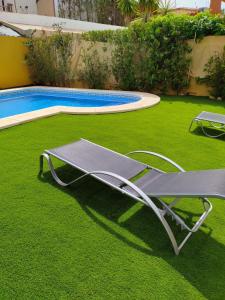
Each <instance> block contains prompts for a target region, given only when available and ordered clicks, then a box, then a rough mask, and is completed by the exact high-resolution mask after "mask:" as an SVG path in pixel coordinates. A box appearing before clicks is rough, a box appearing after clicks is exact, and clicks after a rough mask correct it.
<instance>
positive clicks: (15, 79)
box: [0, 36, 32, 89]
mask: <svg viewBox="0 0 225 300" xmlns="http://www.w3.org/2000/svg"><path fill="white" fill-rule="evenodd" d="M25 41H26V39H25V38H20V37H8V36H0V89H5V88H10V87H18V86H24V85H30V84H32V82H31V80H30V77H29V70H28V67H27V65H26V62H25V54H26V51H27V50H26V46H25V45H24V42H25Z"/></svg>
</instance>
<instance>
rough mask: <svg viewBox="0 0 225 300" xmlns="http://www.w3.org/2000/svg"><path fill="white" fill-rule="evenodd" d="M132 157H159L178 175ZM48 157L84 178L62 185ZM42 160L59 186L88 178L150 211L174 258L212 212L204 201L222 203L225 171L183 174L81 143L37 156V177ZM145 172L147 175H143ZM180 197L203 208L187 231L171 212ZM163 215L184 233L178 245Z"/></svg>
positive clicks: (182, 171)
mask: <svg viewBox="0 0 225 300" xmlns="http://www.w3.org/2000/svg"><path fill="white" fill-rule="evenodd" d="M134 153H136V154H139V153H140V154H145V155H153V156H156V157H159V158H161V159H162V160H164V161H167V162H169V163H170V164H172V165H173V166H174V167H176V168H177V169H178V172H174V173H165V172H163V171H162V170H159V169H157V168H154V167H152V166H150V165H149V164H145V163H142V162H140V161H137V160H134V159H132V158H130V157H129V156H128V155H132V154H134ZM51 157H55V158H57V159H59V160H61V161H63V162H64V163H66V164H68V165H70V166H72V167H74V168H75V169H78V170H80V171H82V172H83V173H84V174H83V175H81V176H80V177H78V178H76V179H74V180H73V181H71V182H68V183H66V182H63V181H62V180H61V179H60V178H59V177H58V175H57V174H56V171H55V169H54V166H53V163H52V160H51ZM44 158H45V159H46V160H47V162H48V165H49V168H50V171H51V173H52V176H53V178H54V179H55V181H56V182H57V183H58V184H60V185H61V186H68V185H71V184H72V183H76V182H79V181H80V180H82V179H83V178H85V177H87V176H92V177H94V178H95V179H97V180H99V181H101V182H103V183H104V184H106V185H108V186H110V187H112V188H114V189H116V190H118V191H120V192H121V193H123V194H126V195H127V196H129V197H131V198H133V199H135V200H137V201H140V202H142V203H143V204H145V205H147V206H148V207H150V208H151V209H152V210H153V211H154V213H155V214H156V216H157V217H158V219H159V221H160V222H161V224H162V226H163V227H164V229H165V231H166V233H167V235H168V237H169V239H170V241H171V243H172V246H173V249H174V251H175V253H176V254H177V255H178V254H179V252H180V250H181V248H182V247H183V246H184V244H185V243H186V242H187V240H188V239H189V237H190V236H191V235H192V234H193V233H194V232H196V231H197V230H198V229H199V227H200V226H201V225H202V223H203V222H204V220H205V219H206V217H207V216H208V214H209V213H210V211H211V210H212V205H211V203H210V201H209V200H208V199H207V197H214V198H222V199H225V170H207V171H194V172H185V171H184V169H183V168H182V167H180V166H179V165H178V164H176V163H175V162H173V161H172V160H170V159H169V158H167V157H165V156H163V155H160V154H157V153H154V152H150V151H142V150H138V151H133V152H130V153H128V154H127V155H122V154H120V153H117V152H114V151H112V150H109V149H107V148H104V147H102V146H100V145H97V144H94V143H92V142H90V141H87V140H84V139H81V140H79V141H76V142H74V143H72V144H68V145H64V146H61V147H58V148H54V149H51V150H45V151H44V153H43V154H42V155H41V156H40V174H42V172H43V159H44ZM144 171H145V172H144ZM146 171H148V172H147V173H146ZM141 172H143V173H144V175H143V176H142V177H141V178H139V179H138V180H135V181H132V178H133V177H135V176H136V175H138V174H140V173H141ZM166 197H175V199H174V201H172V202H171V203H170V204H167V203H166V202H165V201H164V200H163V198H166ZM184 197H185V198H196V200H200V201H201V202H202V204H203V213H202V215H201V216H200V218H199V219H198V221H197V222H196V223H195V224H194V225H193V227H191V228H190V227H189V226H188V225H187V224H186V223H185V222H184V220H183V219H181V217H180V216H178V215H177V214H176V213H175V212H174V211H173V210H172V208H173V207H174V206H175V205H176V204H177V203H178V202H179V201H180V200H181V199H182V198H184ZM155 200H157V204H158V205H156V203H155ZM121 205H122V204H121ZM166 215H170V216H172V219H174V220H175V221H176V224H177V225H179V226H180V227H181V229H182V230H186V231H187V234H186V236H185V238H184V239H183V241H182V242H181V243H180V244H178V243H177V240H176V238H175V235H174V233H173V231H172V229H171V227H170V225H169V223H168V222H167V220H166Z"/></svg>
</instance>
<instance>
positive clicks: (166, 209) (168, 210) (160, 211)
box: [39, 147, 212, 255]
mask: <svg viewBox="0 0 225 300" xmlns="http://www.w3.org/2000/svg"><path fill="white" fill-rule="evenodd" d="M103 148H104V147H103ZM110 151H112V150H110ZM113 152H114V151H113ZM115 153H116V152H115ZM139 153H141V154H146V155H151V156H155V157H158V158H160V159H162V160H164V161H166V162H168V163H170V164H171V165H173V166H174V167H176V168H177V169H178V170H179V171H181V172H185V170H184V169H183V168H182V167H181V166H180V165H178V164H177V163H175V162H174V161H172V160H171V159H169V158H167V157H165V156H163V155H161V154H158V153H155V152H150V151H144V150H137V151H133V152H129V153H127V154H126V156H128V155H132V154H139ZM117 154H118V153H117ZM54 157H56V158H58V159H59V160H61V161H63V162H65V163H66V164H69V165H71V166H72V167H74V168H76V169H78V170H80V171H82V172H83V173H84V174H83V175H81V176H79V177H77V178H75V179H74V180H72V181H70V182H64V181H63V180H62V179H60V178H59V176H58V175H57V173H56V171H55V168H54V165H53V163H52V160H51V154H50V153H48V150H46V151H45V152H44V153H42V154H41V156H40V171H39V174H40V175H41V174H43V164H44V159H45V160H46V161H47V163H48V167H49V169H50V172H51V174H52V176H53V179H54V180H55V181H56V182H57V183H58V184H59V185H60V186H63V187H66V186H69V185H71V184H75V183H77V182H80V181H81V180H82V179H84V178H85V177H88V176H92V177H94V178H96V179H97V180H99V181H101V182H103V183H105V184H106V185H108V186H110V187H111V188H113V189H115V190H117V191H119V192H121V193H122V194H125V195H127V196H128V197H130V198H132V199H134V200H136V201H139V202H141V203H143V204H144V205H146V206H148V207H150V208H151V209H152V210H153V212H154V213H155V215H156V216H157V218H158V219H159V221H160V222H161V224H162V226H163V227H164V229H165V231H166V233H167V235H168V237H169V239H170V242H171V244H172V247H173V250H174V252H175V254H176V255H178V254H179V253H180V251H181V249H182V248H183V246H184V245H185V243H186V242H187V240H188V239H189V238H190V237H191V235H192V234H193V233H194V232H196V231H197V230H198V229H199V227H200V226H201V225H202V223H203V222H204V221H205V219H206V218H207V216H208V214H209V213H210V212H211V210H212V204H211V203H210V201H209V200H208V199H207V198H201V197H199V200H201V201H202V204H203V213H202V215H201V216H200V217H199V219H198V220H197V222H196V223H195V224H194V226H193V227H192V228H190V227H189V226H188V225H187V224H186V223H185V222H184V220H183V219H181V217H180V216H178V215H177V214H176V213H175V212H174V211H173V210H172V208H173V207H175V205H176V204H177V203H178V202H179V201H180V200H181V199H182V197H176V198H175V199H174V200H173V201H172V202H171V203H170V204H167V203H165V202H164V201H163V200H162V199H161V198H157V199H158V201H159V203H161V205H162V208H159V207H158V206H157V205H156V204H155V203H154V202H153V200H152V199H151V198H150V197H149V196H148V195H146V194H145V193H144V192H143V191H142V190H141V189H140V188H139V187H137V186H136V185H135V184H134V183H133V182H131V181H130V180H127V179H125V178H123V177H122V176H120V175H118V174H115V173H112V172H106V171H102V170H95V171H92V172H87V171H86V170H84V169H82V168H80V167H79V166H77V165H74V164H71V162H69V161H67V160H66V159H62V158H61V157H57V155H54ZM147 168H148V169H153V170H157V171H160V172H162V173H164V171H162V170H160V169H158V168H155V167H153V166H150V165H147ZM100 174H102V175H108V176H111V177H113V178H115V179H118V180H120V181H121V182H123V183H124V184H125V185H127V186H129V187H130V188H131V189H132V190H134V191H135V192H136V193H137V194H138V195H139V196H135V195H134V194H132V193H130V192H128V191H126V190H124V189H122V188H121V187H118V186H115V185H113V184H111V183H109V182H107V181H106V180H104V179H101V178H99V177H97V175H100ZM154 198H155V197H154ZM166 215H169V216H171V217H172V219H173V220H174V221H175V222H176V225H177V226H180V227H181V230H186V231H187V235H186V236H185V238H184V239H183V240H182V241H181V242H180V243H179V244H178V242H177V240H176V237H175V235H174V233H173V230H172V228H171V226H170V225H169V223H168V222H167V220H166V218H165V217H166Z"/></svg>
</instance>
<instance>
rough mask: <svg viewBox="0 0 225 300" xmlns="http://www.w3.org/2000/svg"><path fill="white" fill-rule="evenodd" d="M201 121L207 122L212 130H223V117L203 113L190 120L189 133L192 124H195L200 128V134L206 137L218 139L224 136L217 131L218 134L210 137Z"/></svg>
mask: <svg viewBox="0 0 225 300" xmlns="http://www.w3.org/2000/svg"><path fill="white" fill-rule="evenodd" d="M202 121H203V122H204V121H206V122H208V123H209V125H210V127H211V128H213V129H217V130H218V129H225V115H222V114H216V113H211V112H207V111H203V112H201V113H200V114H199V115H198V116H197V117H195V118H194V119H193V120H192V122H191V125H190V127H189V131H191V128H192V125H193V123H194V122H196V123H197V124H198V125H199V126H200V127H201V129H202V132H203V133H204V134H205V135H206V136H208V137H220V136H222V135H224V134H225V132H221V131H219V132H218V134H215V135H212V134H211V133H210V132H208V131H207V129H206V128H205V127H204V126H203V123H202Z"/></svg>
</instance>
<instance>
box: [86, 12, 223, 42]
mask: <svg viewBox="0 0 225 300" xmlns="http://www.w3.org/2000/svg"><path fill="white" fill-rule="evenodd" d="M137 25H140V26H142V25H143V26H144V28H146V30H147V33H146V34H151V30H149V29H150V28H151V27H153V28H155V29H156V28H157V27H162V26H163V27H164V26H165V27H168V26H169V27H172V28H173V32H174V31H175V32H177V35H178V34H180V37H181V39H183V40H187V39H201V38H203V37H204V36H208V35H225V17H221V16H218V15H211V14H209V13H199V14H197V15H196V16H188V15H173V14H168V15H166V16H158V17H154V18H152V19H150V20H149V21H148V22H147V24H143V22H142V21H138V20H137V21H134V22H133V23H132V24H131V25H130V26H129V28H128V30H129V29H130V28H132V27H133V26H134V27H135V26H137ZM117 34H118V32H115V31H110V30H105V31H100V32H98V33H96V32H95V31H92V32H87V33H85V34H84V37H85V38H86V39H87V40H96V41H99V42H105V41H111V40H113V38H114V36H115V35H117ZM119 34H121V35H122V34H123V30H121V31H119ZM171 34H172V32H171Z"/></svg>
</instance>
